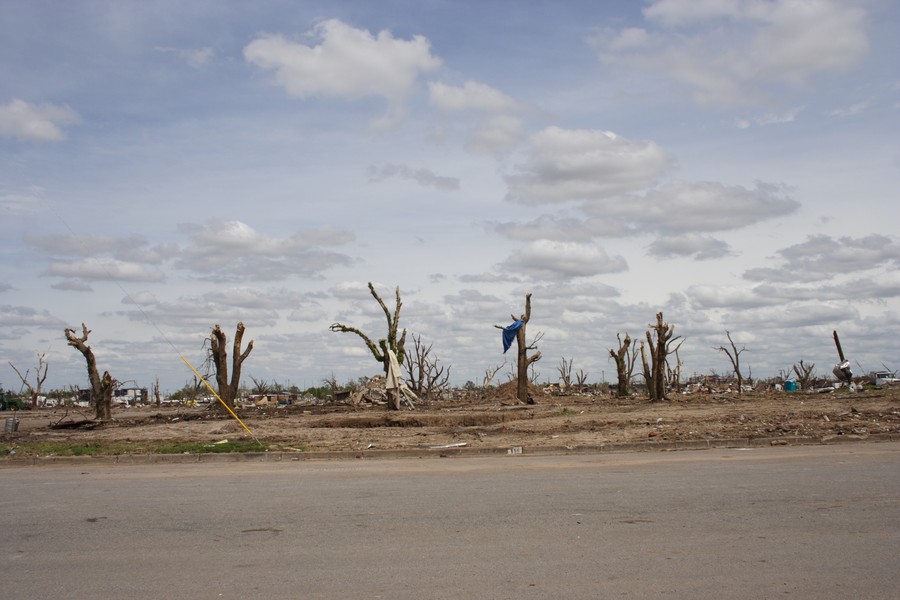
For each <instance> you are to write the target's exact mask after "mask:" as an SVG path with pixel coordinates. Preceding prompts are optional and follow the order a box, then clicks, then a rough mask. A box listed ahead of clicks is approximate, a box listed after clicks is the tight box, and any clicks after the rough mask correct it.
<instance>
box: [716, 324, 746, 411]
mask: <svg viewBox="0 0 900 600" xmlns="http://www.w3.org/2000/svg"><path fill="white" fill-rule="evenodd" d="M725 337H727V338H728V343H729V344H730V345H731V348H726V347H725V346H719V347H718V348H716V350H719V351H720V352H724V353H725V356H727V357H728V360H729V361H731V370H732V371H733V372H734V376H735V377H737V386H738V397H739V398H743V397H744V376H743V375H742V374H741V354H743V353H744V352H746V350H747V349H746V348H745V347H743V346H741V349H740V350H738V348H737V345H735V343H734V340H732V339H731V333H729V332H728V331H726V332H725Z"/></svg>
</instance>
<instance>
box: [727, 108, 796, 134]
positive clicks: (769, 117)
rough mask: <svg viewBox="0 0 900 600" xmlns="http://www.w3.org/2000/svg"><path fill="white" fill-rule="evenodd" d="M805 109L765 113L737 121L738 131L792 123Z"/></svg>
mask: <svg viewBox="0 0 900 600" xmlns="http://www.w3.org/2000/svg"><path fill="white" fill-rule="evenodd" d="M804 108H805V107H803V106H797V107H794V108H791V109H789V110H787V111H784V112H780V113H766V114H763V115H759V116H756V117H749V118H743V119H738V121H737V126H738V128H739V129H747V128H749V127H750V126H751V125H759V126H766V125H778V124H781V123H793V122H794V120H795V119H796V118H797V115H799V114H800V113H801V112H802V111H803V109H804Z"/></svg>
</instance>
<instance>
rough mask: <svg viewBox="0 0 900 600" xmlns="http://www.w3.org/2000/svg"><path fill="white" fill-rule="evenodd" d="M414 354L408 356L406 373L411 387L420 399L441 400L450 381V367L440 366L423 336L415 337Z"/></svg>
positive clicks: (430, 345)
mask: <svg viewBox="0 0 900 600" xmlns="http://www.w3.org/2000/svg"><path fill="white" fill-rule="evenodd" d="M412 340H413V353H412V354H407V356H406V362H405V366H406V373H407V376H408V377H407V379H408V380H409V387H410V388H411V389H412V391H413V392H414V393H415V394H416V396H418V397H419V398H422V399H425V400H432V399H434V398H439V397H440V396H441V395H442V394H443V392H444V390H446V389H447V384H448V382H449V380H450V367H444V366H438V362H439V361H438V359H436V358H432V356H431V348H432V346H433V345H434V344H429V345H428V346H425V344H424V343H423V342H422V336H421V335H413V336H412Z"/></svg>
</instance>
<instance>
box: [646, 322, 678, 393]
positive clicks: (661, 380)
mask: <svg viewBox="0 0 900 600" xmlns="http://www.w3.org/2000/svg"><path fill="white" fill-rule="evenodd" d="M648 327H650V329H649V330H648V331H647V346H648V347H649V349H650V351H649V354H650V361H649V362H648V361H647V352H646V350H645V348H644V343H643V342H641V362H642V363H643V367H644V379H645V380H646V381H647V394H648V396H649V397H650V402H657V401H660V400H668V399H669V397H668V390H667V388H666V361H667V360H668V356H669V354H671V353H672V352H674V351H675V349H673V348H672V347H671V345H672V343H673V342H675V341H676V340H679V339H681V336H674V337H673V334H674V332H675V326H674V325H669V324H668V323H665V322H664V321H663V314H662V312H658V313H656V324H655V325H654V324H653V323H651V324H650V325H648ZM651 332H652V333H655V334H656V340H655V341H654V339H653V335H652V333H651ZM679 346H680V344H679Z"/></svg>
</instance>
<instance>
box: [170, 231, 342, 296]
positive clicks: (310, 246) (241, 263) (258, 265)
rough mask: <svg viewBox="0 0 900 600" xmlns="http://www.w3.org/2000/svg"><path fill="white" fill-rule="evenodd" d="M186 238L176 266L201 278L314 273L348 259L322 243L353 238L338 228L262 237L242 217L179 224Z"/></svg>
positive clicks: (267, 278)
mask: <svg viewBox="0 0 900 600" xmlns="http://www.w3.org/2000/svg"><path fill="white" fill-rule="evenodd" d="M179 230H180V231H181V232H182V233H185V234H187V235H188V236H189V238H190V241H189V243H188V244H187V245H186V246H185V247H184V248H183V250H182V251H181V253H180V258H179V260H178V261H177V262H176V266H177V267H178V268H181V269H186V270H189V271H192V272H193V273H194V274H196V275H198V276H201V277H202V278H209V279H215V280H227V281H272V280H278V279H283V278H285V277H290V276H292V275H305V276H315V275H318V274H320V273H321V272H322V271H324V270H326V269H329V268H331V267H334V266H339V265H347V264H350V262H351V259H350V258H349V257H348V256H346V255H343V254H339V253H337V252H332V251H326V250H324V249H322V248H321V247H322V246H337V245H341V244H345V243H347V242H349V241H351V240H352V239H353V235H352V234H351V233H349V232H347V231H345V230H343V229H337V228H322V229H315V230H308V231H300V232H297V233H295V234H293V235H291V236H289V237H278V236H272V235H267V234H264V233H261V232H258V231H256V230H255V229H253V228H252V227H250V226H249V225H247V224H246V223H243V222H241V221H210V222H209V223H207V224H205V225H194V224H184V225H180V226H179Z"/></svg>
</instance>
